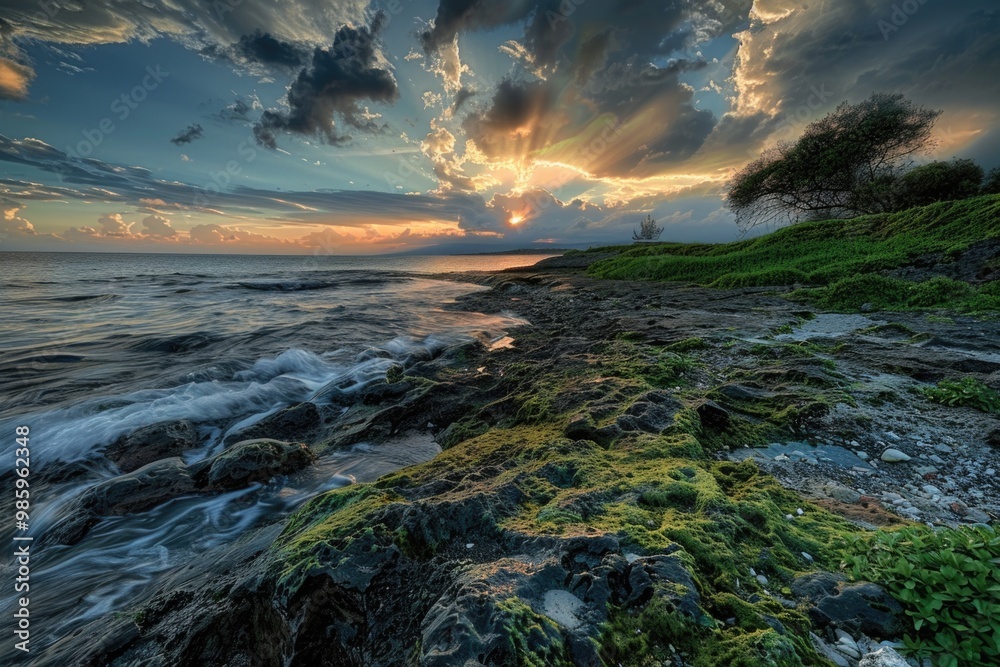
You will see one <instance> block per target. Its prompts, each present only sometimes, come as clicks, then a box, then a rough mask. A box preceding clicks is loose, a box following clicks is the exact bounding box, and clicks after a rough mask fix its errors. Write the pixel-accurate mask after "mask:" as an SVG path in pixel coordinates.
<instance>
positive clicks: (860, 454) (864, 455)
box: [854, 450, 870, 461]
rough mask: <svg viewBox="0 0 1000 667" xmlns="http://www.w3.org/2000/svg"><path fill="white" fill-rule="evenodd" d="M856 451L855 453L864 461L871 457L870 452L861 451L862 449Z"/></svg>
mask: <svg viewBox="0 0 1000 667" xmlns="http://www.w3.org/2000/svg"><path fill="white" fill-rule="evenodd" d="M854 453H855V454H856V455H857V457H858V458H859V459H861V460H862V461H867V460H868V459H869V458H870V457H869V456H868V452H862V451H860V450H859V451H856V452H854Z"/></svg>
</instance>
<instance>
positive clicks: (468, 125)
mask: <svg viewBox="0 0 1000 667" xmlns="http://www.w3.org/2000/svg"><path fill="white" fill-rule="evenodd" d="M554 102H555V91H554V90H553V89H552V87H551V86H549V85H547V84H546V82H544V81H533V82H530V83H524V82H516V81H513V80H511V79H504V80H503V81H501V82H500V84H499V85H498V86H497V89H496V92H495V93H494V95H493V99H492V101H491V102H490V104H489V106H488V107H487V108H486V110H485V111H484V112H483V113H481V114H478V115H470V116H468V117H466V119H465V122H464V123H463V129H465V131H466V133H467V134H468V135H469V136H471V137H473V138H475V140H476V143H477V144H479V147H480V149H482V150H483V151H485V152H486V153H487V154H499V152H500V151H501V149H502V148H503V146H502V144H503V143H505V142H507V141H509V140H511V137H512V134H514V133H515V132H516V130H518V128H522V127H527V126H529V125H532V124H538V123H544V122H546V121H547V120H548V118H549V114H550V112H551V111H552V107H553V104H554ZM516 140H517V139H516V138H515V139H513V141H516Z"/></svg>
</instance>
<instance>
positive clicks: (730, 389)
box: [718, 384, 774, 401]
mask: <svg viewBox="0 0 1000 667" xmlns="http://www.w3.org/2000/svg"><path fill="white" fill-rule="evenodd" d="M718 392H719V393H720V394H722V395H723V396H725V397H726V398H729V399H732V400H734V401H758V400H762V399H765V398H770V397H771V396H773V395H774V394H773V393H772V392H770V391H767V390H766V389H756V388H754V387H746V386H743V385H740V384H727V385H723V386H721V387H719V389H718Z"/></svg>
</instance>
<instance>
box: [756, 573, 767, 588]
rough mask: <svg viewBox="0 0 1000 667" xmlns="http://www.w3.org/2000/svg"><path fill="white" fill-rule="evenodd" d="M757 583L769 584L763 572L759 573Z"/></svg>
mask: <svg viewBox="0 0 1000 667" xmlns="http://www.w3.org/2000/svg"><path fill="white" fill-rule="evenodd" d="M757 583H759V584H760V585H761V586H767V577H765V576H764V575H763V574H758V575H757Z"/></svg>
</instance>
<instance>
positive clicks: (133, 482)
mask: <svg viewBox="0 0 1000 667" xmlns="http://www.w3.org/2000/svg"><path fill="white" fill-rule="evenodd" d="M194 490H195V483H194V481H193V480H192V479H191V475H190V473H189V472H188V469H187V466H185V465H184V461H182V460H181V459H179V458H172V459H164V460H162V461H154V462H153V463H150V464H148V465H146V466H143V467H142V468H140V469H139V470H136V471H134V472H131V473H128V474H126V475H121V476H119V477H115V478H114V479H110V480H108V481H106V482H102V483H101V484H98V485H97V486H94V487H92V488H90V489H88V490H87V491H86V492H84V494H83V495H82V496H81V497H80V499H79V500H77V501H76V502H75V503H73V505H71V506H70V508H69V511H68V512H67V514H66V518H65V519H63V520H62V521H60V522H59V523H57V524H56V525H55V526H53V527H52V528H51V529H50V530H49V531H47V532H46V534H45V536H44V542H46V543H55V544H76V543H77V542H79V541H80V540H82V539H83V538H84V537H85V536H86V535H87V533H88V532H89V531H90V529H91V528H92V527H93V526H94V525H96V524H97V522H98V521H100V520H101V517H104V516H124V515H127V514H132V513H135V512H142V511H144V510H147V509H149V508H151V507H155V506H156V505H159V504H160V503H162V502H165V501H167V500H170V499H171V498H176V497H177V496H181V495H184V494H187V493H192V492H193V491H194Z"/></svg>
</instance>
